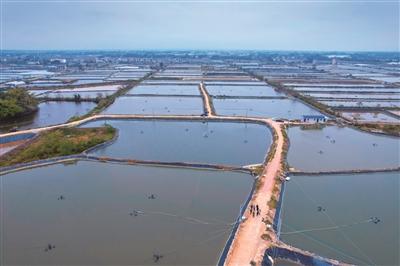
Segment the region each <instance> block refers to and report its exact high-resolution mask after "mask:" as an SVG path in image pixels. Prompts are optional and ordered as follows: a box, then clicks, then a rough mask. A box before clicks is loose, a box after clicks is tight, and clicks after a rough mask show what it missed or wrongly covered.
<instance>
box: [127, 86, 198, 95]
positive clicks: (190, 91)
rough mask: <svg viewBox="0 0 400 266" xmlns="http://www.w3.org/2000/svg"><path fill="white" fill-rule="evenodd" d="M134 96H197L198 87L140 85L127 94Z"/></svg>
mask: <svg viewBox="0 0 400 266" xmlns="http://www.w3.org/2000/svg"><path fill="white" fill-rule="evenodd" d="M127 94H128V95H129V94H131V95H136V94H167V95H199V96H200V91H199V87H198V85H141V86H137V87H134V88H133V89H131V90H130V91H128V93H127Z"/></svg>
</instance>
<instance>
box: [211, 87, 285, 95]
mask: <svg viewBox="0 0 400 266" xmlns="http://www.w3.org/2000/svg"><path fill="white" fill-rule="evenodd" d="M207 91H208V92H209V94H210V95H212V96H268V97H276V96H281V97H282V96H285V95H284V94H281V93H278V92H276V91H275V90H274V89H273V88H272V87H270V86H250V85H248V86H229V85H224V86H216V85H207Z"/></svg>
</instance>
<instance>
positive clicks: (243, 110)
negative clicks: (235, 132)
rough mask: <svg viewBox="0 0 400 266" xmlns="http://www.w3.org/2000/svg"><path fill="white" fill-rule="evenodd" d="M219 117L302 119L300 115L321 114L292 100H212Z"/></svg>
mask: <svg viewBox="0 0 400 266" xmlns="http://www.w3.org/2000/svg"><path fill="white" fill-rule="evenodd" d="M213 103H214V107H215V110H216V112H217V114H219V115H232V116H253V117H271V118H286V119H302V115H311V114H312V115H315V114H321V113H320V112H318V111H317V110H315V109H312V108H311V107H309V106H307V105H305V104H303V103H301V102H299V101H295V100H292V99H213Z"/></svg>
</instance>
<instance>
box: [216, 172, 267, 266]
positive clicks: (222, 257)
mask: <svg viewBox="0 0 400 266" xmlns="http://www.w3.org/2000/svg"><path fill="white" fill-rule="evenodd" d="M258 178H259V177H258ZM255 189H256V182H253V186H252V188H251V191H250V193H249V195H248V196H247V199H246V201H245V202H244V204H242V205H241V206H240V211H239V216H238V217H237V218H236V220H235V224H234V226H233V228H232V231H231V233H230V234H229V237H228V240H227V241H226V243H225V246H224V249H223V250H222V252H221V255H220V256H219V259H218V263H217V265H218V266H224V264H225V260H226V258H227V256H228V253H229V250H230V248H231V245H232V243H233V240H234V239H235V236H236V233H237V231H238V229H239V225H240V222H241V221H242V217H243V215H244V213H245V212H246V209H247V206H248V205H249V203H250V201H251V198H252V196H253V193H254V191H255Z"/></svg>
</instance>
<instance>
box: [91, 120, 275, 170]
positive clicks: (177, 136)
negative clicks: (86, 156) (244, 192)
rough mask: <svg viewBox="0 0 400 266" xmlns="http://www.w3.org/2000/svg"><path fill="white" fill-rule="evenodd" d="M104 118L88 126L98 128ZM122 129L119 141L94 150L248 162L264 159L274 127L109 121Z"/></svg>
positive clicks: (135, 155) (176, 159)
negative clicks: (271, 129) (271, 128)
mask: <svg viewBox="0 0 400 266" xmlns="http://www.w3.org/2000/svg"><path fill="white" fill-rule="evenodd" d="M104 122H105V121H104V120H100V121H95V122H91V123H88V124H86V125H84V126H85V127H94V126H99V125H101V124H104ZM106 122H107V123H108V124H110V125H112V126H114V127H116V128H118V129H119V135H118V139H117V140H116V142H114V143H113V144H112V145H109V146H106V147H103V148H100V149H98V150H96V151H93V153H94V154H96V155H98V156H107V157H116V158H131V159H138V160H156V161H166V162H196V163H210V164H225V165H237V166H242V165H248V164H254V163H261V162H263V160H264V158H265V155H266V153H267V151H268V148H269V146H270V145H271V141H272V135H271V132H270V130H269V129H268V128H267V127H266V126H263V125H259V124H245V123H227V122H223V123H218V122H209V123H202V122H186V121H140V120H137V121H135V120H107V121H106Z"/></svg>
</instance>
